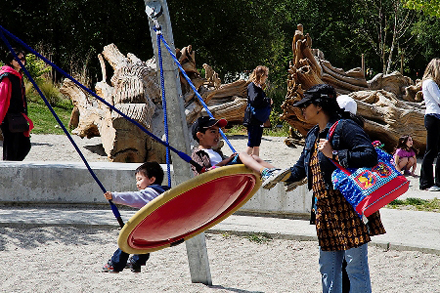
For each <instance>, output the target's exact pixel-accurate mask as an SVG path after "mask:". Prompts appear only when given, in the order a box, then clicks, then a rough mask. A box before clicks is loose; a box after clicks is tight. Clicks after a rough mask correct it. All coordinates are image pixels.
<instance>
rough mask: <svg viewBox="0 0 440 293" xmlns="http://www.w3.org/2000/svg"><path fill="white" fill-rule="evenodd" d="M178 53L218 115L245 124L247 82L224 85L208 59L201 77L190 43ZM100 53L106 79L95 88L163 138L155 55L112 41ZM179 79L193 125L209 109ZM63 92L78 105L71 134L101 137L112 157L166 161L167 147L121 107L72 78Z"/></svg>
mask: <svg viewBox="0 0 440 293" xmlns="http://www.w3.org/2000/svg"><path fill="white" fill-rule="evenodd" d="M176 57H177V58H178V60H179V62H180V64H181V65H182V67H183V68H184V70H185V73H186V74H187V75H188V76H189V78H190V79H191V81H192V83H193V84H194V85H195V88H196V89H197V92H198V93H199V94H200V95H201V96H202V98H203V100H204V102H205V103H206V104H207V105H208V109H209V111H210V112H212V114H213V115H214V117H216V118H226V119H227V120H228V121H229V122H230V123H241V121H242V120H243V115H244V110H245V108H246V105H247V101H246V87H247V84H248V81H244V80H239V81H237V82H234V83H230V84H224V85H222V84H221V80H220V78H219V77H218V74H217V73H216V72H215V71H214V70H213V69H212V68H211V67H210V66H209V65H208V64H203V67H204V69H205V77H202V76H201V75H200V73H199V72H198V70H197V67H196V63H195V52H194V51H192V47H191V46H188V47H185V48H183V49H182V50H179V49H177V50H176ZM98 58H99V61H100V64H101V70H102V76H103V79H102V81H100V82H98V83H97V84H96V85H95V90H96V93H97V94H98V95H99V96H100V97H101V98H103V99H104V100H105V101H106V102H108V103H109V104H111V105H113V106H115V107H116V108H117V109H118V110H119V111H121V112H122V113H124V114H125V115H127V116H128V117H130V118H131V119H133V120H135V121H137V122H138V123H140V124H141V125H143V126H144V127H145V128H146V129H147V130H149V131H150V132H152V133H153V134H154V135H155V136H157V137H162V136H163V132H164V130H163V128H164V127H163V113H162V97H161V91H160V87H159V81H158V73H157V69H156V62H155V59H154V58H151V59H150V60H148V61H146V62H144V61H142V60H140V59H139V58H137V57H136V56H135V55H133V54H130V53H129V54H127V56H124V55H123V54H122V53H121V52H120V51H119V50H118V48H117V47H116V46H115V45H113V44H111V45H108V46H106V47H104V50H103V52H102V54H99V55H98ZM106 63H108V64H110V66H111V67H112V69H113V76H112V77H111V78H110V84H109V83H108V82H107V70H106ZM180 82H181V86H182V94H183V99H184V105H185V114H186V121H187V123H188V127H190V126H191V125H192V123H193V122H194V121H195V119H197V117H199V116H200V115H206V113H205V112H206V111H205V109H204V108H203V106H202V104H201V103H200V102H199V100H198V98H197V97H196V95H195V93H194V92H193V90H192V89H191V87H190V86H189V83H188V82H187V81H186V79H185V78H184V77H183V75H182V74H181V76H180ZM61 92H62V93H63V94H64V95H66V96H67V97H69V98H70V99H71V100H72V102H73V105H74V110H73V111H72V114H71V119H70V123H69V125H70V127H71V128H75V129H74V130H73V131H72V133H73V134H76V135H78V136H80V137H82V138H84V137H87V138H91V137H94V136H101V139H102V144H103V148H104V150H105V152H106V154H107V156H108V158H109V160H110V161H115V162H144V161H148V160H156V161H158V162H160V163H165V148H164V147H163V146H162V145H161V144H160V143H158V142H155V141H154V140H153V139H152V138H150V136H148V135H147V134H145V133H144V132H143V131H142V130H140V129H139V128H138V127H137V126H135V125H134V124H132V123H131V122H130V121H128V120H126V119H125V118H123V117H122V116H121V115H119V114H118V113H117V112H115V111H113V110H111V109H110V108H109V107H107V106H105V105H104V104H103V103H101V102H99V101H98V100H97V99H95V98H94V97H91V96H89V94H88V93H86V92H84V91H83V90H82V89H80V88H79V87H77V86H76V85H75V84H73V83H72V82H70V81H69V80H65V81H64V83H63V87H62V89H61Z"/></svg>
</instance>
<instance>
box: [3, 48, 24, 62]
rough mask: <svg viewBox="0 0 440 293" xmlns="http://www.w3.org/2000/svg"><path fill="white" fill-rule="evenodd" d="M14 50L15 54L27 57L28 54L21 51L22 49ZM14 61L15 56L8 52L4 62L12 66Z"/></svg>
mask: <svg viewBox="0 0 440 293" xmlns="http://www.w3.org/2000/svg"><path fill="white" fill-rule="evenodd" d="M12 50H14V52H15V54H16V55H17V56H18V55H20V54H23V56H26V53H25V52H24V51H23V50H21V49H16V48H12ZM12 60H14V54H12V52H11V51H7V52H6V54H5V58H4V62H5V64H7V65H11V64H12Z"/></svg>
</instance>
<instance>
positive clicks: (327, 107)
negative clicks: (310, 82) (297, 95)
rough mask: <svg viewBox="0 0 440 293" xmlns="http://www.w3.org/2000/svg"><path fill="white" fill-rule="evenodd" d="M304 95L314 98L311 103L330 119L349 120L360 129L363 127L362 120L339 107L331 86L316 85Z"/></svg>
mask: <svg viewBox="0 0 440 293" xmlns="http://www.w3.org/2000/svg"><path fill="white" fill-rule="evenodd" d="M306 93H307V94H309V95H310V94H312V95H314V96H315V97H314V99H313V100H312V103H313V104H315V105H319V106H321V108H322V111H324V112H325V113H326V114H327V115H329V116H330V117H331V118H337V119H341V118H343V119H351V120H353V121H354V122H356V123H357V124H358V125H359V126H361V127H362V128H363V127H364V119H363V118H362V117H361V116H358V115H355V114H353V113H351V112H346V111H344V109H341V108H340V107H339V104H338V101H337V100H336V91H335V89H334V88H333V87H332V86H331V85H329V84H317V85H314V86H312V87H311V88H310V89H309V90H307V92H306ZM306 93H305V94H306Z"/></svg>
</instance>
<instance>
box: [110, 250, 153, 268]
mask: <svg viewBox="0 0 440 293" xmlns="http://www.w3.org/2000/svg"><path fill="white" fill-rule="evenodd" d="M129 256H130V255H129V254H128V253H125V252H123V251H122V250H121V249H119V248H118V249H117V250H116V251H115V253H113V256H112V264H113V268H114V270H115V271H118V272H120V271H122V270H123V269H124V268H125V266H126V264H127V260H128V257H129ZM149 258H150V254H149V253H147V254H133V256H132V257H131V259H132V261H133V262H134V264H136V265H139V266H144V265H145V264H146V263H147V260H148V259H149Z"/></svg>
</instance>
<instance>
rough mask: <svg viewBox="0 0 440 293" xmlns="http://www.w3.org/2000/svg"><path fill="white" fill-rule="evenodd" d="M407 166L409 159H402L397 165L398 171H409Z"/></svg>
mask: <svg viewBox="0 0 440 293" xmlns="http://www.w3.org/2000/svg"><path fill="white" fill-rule="evenodd" d="M407 164H408V158H400V159H399V162H398V163H397V166H396V167H397V170H398V171H402V170H408V169H407Z"/></svg>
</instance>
